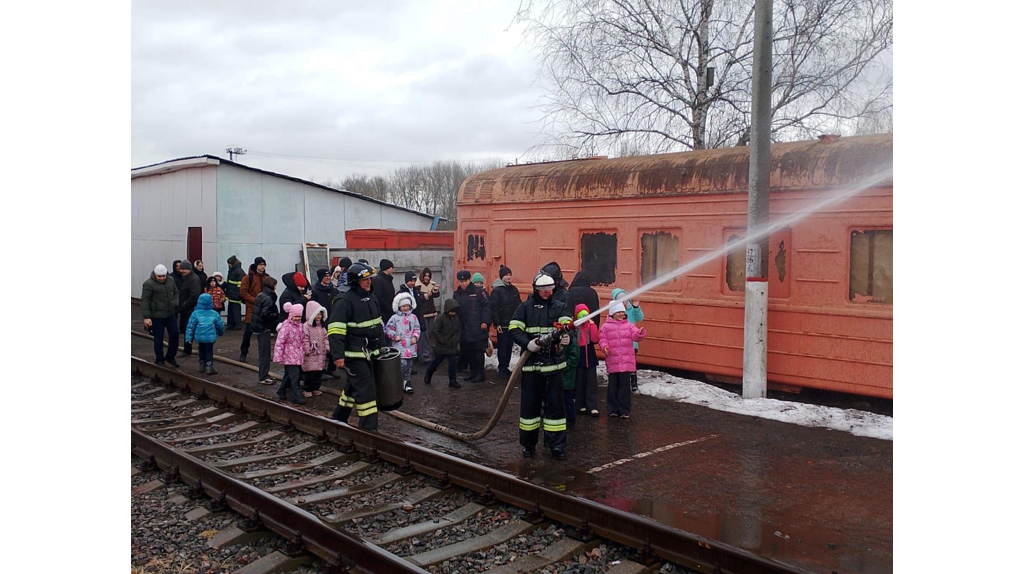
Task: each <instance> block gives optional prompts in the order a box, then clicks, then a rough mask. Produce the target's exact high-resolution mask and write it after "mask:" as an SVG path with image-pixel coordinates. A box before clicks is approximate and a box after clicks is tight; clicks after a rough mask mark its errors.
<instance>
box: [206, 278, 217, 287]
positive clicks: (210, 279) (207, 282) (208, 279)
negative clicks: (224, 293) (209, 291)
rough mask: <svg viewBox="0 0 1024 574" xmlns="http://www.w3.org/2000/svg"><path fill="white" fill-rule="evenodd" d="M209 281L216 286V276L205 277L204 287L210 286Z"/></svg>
mask: <svg viewBox="0 0 1024 574" xmlns="http://www.w3.org/2000/svg"><path fill="white" fill-rule="evenodd" d="M210 281H213V282H214V284H216V283H217V276H216V275H210V276H209V277H207V278H206V285H207V286H209V285H210Z"/></svg>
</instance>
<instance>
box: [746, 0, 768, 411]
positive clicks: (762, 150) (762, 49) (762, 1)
mask: <svg viewBox="0 0 1024 574" xmlns="http://www.w3.org/2000/svg"><path fill="white" fill-rule="evenodd" d="M752 91H753V93H752V96H753V106H752V108H751V116H752V117H751V126H750V127H751V129H750V143H751V146H750V178H749V179H750V182H749V183H750V188H749V191H748V195H747V232H748V234H749V233H750V232H751V231H754V230H758V229H762V228H763V227H764V226H766V225H768V189H769V187H768V178H769V177H770V176H771V165H772V147H771V146H772V141H771V131H772V0H754V77H753V86H752ZM746 271H747V281H746V292H745V300H744V307H743V311H744V316H743V398H745V399H758V398H764V397H765V396H767V394H768V238H767V237H764V238H763V239H761V240H760V241H751V242H749V243H747V267H746Z"/></svg>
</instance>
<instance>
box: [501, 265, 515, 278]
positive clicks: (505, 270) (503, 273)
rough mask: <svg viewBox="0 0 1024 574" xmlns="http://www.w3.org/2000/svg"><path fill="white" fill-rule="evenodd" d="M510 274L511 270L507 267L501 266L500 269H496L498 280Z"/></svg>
mask: <svg viewBox="0 0 1024 574" xmlns="http://www.w3.org/2000/svg"><path fill="white" fill-rule="evenodd" d="M511 274H512V270H511V269H509V268H508V267H505V266H504V265H502V266H501V268H500V269H498V279H504V278H505V276H506V275H511Z"/></svg>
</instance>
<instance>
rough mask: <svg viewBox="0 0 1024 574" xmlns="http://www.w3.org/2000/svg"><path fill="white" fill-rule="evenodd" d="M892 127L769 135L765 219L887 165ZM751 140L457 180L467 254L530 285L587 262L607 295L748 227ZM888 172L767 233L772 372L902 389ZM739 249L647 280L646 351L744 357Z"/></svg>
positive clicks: (851, 389) (660, 358) (736, 370)
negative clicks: (798, 136) (661, 279)
mask: <svg viewBox="0 0 1024 574" xmlns="http://www.w3.org/2000/svg"><path fill="white" fill-rule="evenodd" d="M892 144H893V140H892V134H883V135H872V136H858V137H849V138H838V137H835V136H823V137H822V138H819V139H818V140H816V141H806V142H792V143H781V144H774V145H773V146H772V175H771V194H770V218H772V219H779V218H781V217H784V216H785V215H787V214H789V213H792V212H794V211H795V210H797V209H800V208H801V207H803V206H807V205H809V204H812V203H814V202H815V201H816V200H819V199H821V198H823V197H825V196H826V195H827V194H829V192H831V191H833V190H835V189H836V188H839V187H843V186H848V185H851V184H856V183H857V182H859V181H862V180H865V179H867V178H869V177H871V176H873V175H875V174H876V173H878V172H879V171H881V169H882V168H884V167H891V166H892V149H893V148H892ZM748 164H749V150H748V148H746V147H735V148H727V149H716V150H701V151H692V152H683V153H670V154H659V155H651V156H639V157H629V158H621V159H604V158H595V159H588V160H577V161H562V162H550V163H540V164H527V165H522V166H510V167H506V168H501V169H496V170H492V171H488V172H483V173H479V174H476V175H474V176H471V177H469V178H467V179H466V180H465V181H464V182H463V183H462V186H461V187H460V189H459V198H458V217H459V229H458V232H457V233H456V235H455V256H456V266H457V267H458V268H465V269H469V270H470V271H480V272H481V273H483V274H484V276H485V277H486V278H487V284H488V285H489V284H490V282H491V281H492V280H493V279H494V278H496V277H497V272H498V267H499V266H500V265H507V266H508V267H510V268H511V269H512V270H513V277H514V281H515V283H516V284H517V285H518V286H519V288H520V290H522V291H526V292H529V290H530V285H529V283H530V281H531V279H532V278H533V275H534V274H535V273H536V272H537V271H538V270H539V269H540V267H541V266H543V265H544V264H546V263H548V262H549V261H557V262H558V263H559V265H560V266H561V267H562V269H563V272H564V275H565V278H566V280H568V281H570V282H571V281H572V278H573V276H574V274H575V273H577V272H578V271H579V270H580V269H587V270H588V273H591V274H593V275H594V276H595V279H597V280H598V281H599V282H600V284H599V285H595V289H596V290H597V292H598V294H599V295H600V296H601V301H602V304H604V303H607V302H608V301H609V299H610V296H611V291H612V289H614V288H616V287H621V288H623V289H625V290H626V291H632V290H633V289H636V288H638V287H640V286H642V285H644V284H645V283H648V282H650V281H652V280H653V279H654V278H655V277H658V276H660V275H663V274H666V273H668V272H671V271H672V270H675V269H677V268H678V267H679V266H680V265H683V264H685V263H686V262H687V261H690V260H693V259H696V258H697V257H699V256H701V255H704V254H707V253H708V252H710V251H714V250H716V249H719V248H720V247H721V246H722V245H724V244H725V243H726V242H727V241H728V240H729V239H730V238H732V237H736V236H740V237H742V235H743V233H744V231H745V227H746V223H747V178H748ZM892 223H893V213H892V180H891V179H888V180H886V181H885V182H883V183H881V184H879V185H877V186H875V187H872V188H870V189H867V190H865V191H863V192H861V193H858V194H857V195H854V196H853V197H851V198H850V199H848V200H846V201H844V202H842V203H840V204H837V205H833V206H832V207H829V208H827V209H825V210H823V211H821V212H818V213H814V214H812V215H810V216H808V217H807V218H805V219H803V220H801V221H799V222H797V223H794V224H793V225H792V226H791V227H789V228H785V229H781V230H779V231H778V232H776V233H774V234H772V235H771V237H770V238H769V247H770V253H769V256H768V262H769V270H770V271H769V278H768V280H769V287H768V380H769V383H770V386H774V387H775V388H780V387H781V388H788V387H797V388H816V389H824V390H829V391H838V392H844V393H853V394H858V395H863V396H871V397H881V398H886V399H891V398H892V361H893V342H892V318H893V308H892V299H893V298H892V294H893V283H892V282H893V277H892V271H893V270H892V263H893V252H892V241H893V235H892V233H893V226H892ZM744 256H745V252H744V249H743V248H739V249H737V250H734V251H732V252H730V253H728V254H723V256H722V257H721V258H719V259H718V260H716V261H713V262H710V263H707V264H704V265H702V266H700V267H698V268H696V269H693V270H690V271H689V272H688V273H684V274H683V275H681V276H679V277H676V278H675V279H673V280H672V281H670V282H668V283H666V284H664V285H661V286H659V287H657V288H655V289H652V290H651V291H649V292H647V293H645V294H644V295H643V296H642V297H640V300H641V308H642V309H643V312H644V315H645V319H644V326H645V327H646V328H647V330H648V336H647V339H646V340H645V341H644V342H643V343H641V344H640V362H642V363H644V364H649V365H658V366H662V367H669V368H676V369H685V370H690V371H697V372H702V373H707V374H708V375H710V376H711V377H712V378H714V377H716V376H717V377H719V378H720V380H730V379H732V380H736V381H738V380H739V379H738V378H739V377H741V376H742V372H743V293H744V283H745V277H744Z"/></svg>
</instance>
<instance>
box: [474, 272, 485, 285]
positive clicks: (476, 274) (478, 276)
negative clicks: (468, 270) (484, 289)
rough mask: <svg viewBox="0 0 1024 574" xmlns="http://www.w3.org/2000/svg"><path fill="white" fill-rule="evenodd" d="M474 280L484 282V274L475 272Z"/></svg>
mask: <svg viewBox="0 0 1024 574" xmlns="http://www.w3.org/2000/svg"><path fill="white" fill-rule="evenodd" d="M472 282H473V283H483V282H484V276H483V275H481V274H479V273H474V274H473V280H472Z"/></svg>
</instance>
